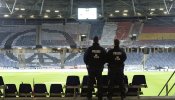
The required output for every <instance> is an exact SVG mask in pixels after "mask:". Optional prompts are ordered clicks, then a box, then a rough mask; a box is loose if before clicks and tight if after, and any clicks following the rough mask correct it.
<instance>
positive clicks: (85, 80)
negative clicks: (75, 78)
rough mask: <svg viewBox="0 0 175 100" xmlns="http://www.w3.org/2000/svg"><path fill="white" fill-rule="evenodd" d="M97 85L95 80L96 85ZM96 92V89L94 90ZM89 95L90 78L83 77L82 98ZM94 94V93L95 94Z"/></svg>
mask: <svg viewBox="0 0 175 100" xmlns="http://www.w3.org/2000/svg"><path fill="white" fill-rule="evenodd" d="M95 84H96V82H95V80H94V85H95ZM93 92H95V89H94V90H93ZM87 93H88V76H87V75H85V76H83V80H82V84H81V96H82V97H86V96H87ZM93 94H94V93H93Z"/></svg>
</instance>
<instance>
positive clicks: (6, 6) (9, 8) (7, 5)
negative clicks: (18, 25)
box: [3, 0, 12, 13]
mask: <svg viewBox="0 0 175 100" xmlns="http://www.w3.org/2000/svg"><path fill="white" fill-rule="evenodd" d="M3 2H4V3H5V5H6V7H7V8H8V10H9V11H10V13H12V11H11V9H10V7H9V5H8V4H7V2H6V1H5V0H3Z"/></svg>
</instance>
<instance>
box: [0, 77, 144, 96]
mask: <svg viewBox="0 0 175 100" xmlns="http://www.w3.org/2000/svg"><path fill="white" fill-rule="evenodd" d="M124 80H125V86H126V88H128V91H126V95H128V96H139V95H141V94H142V91H141V88H146V87H147V83H146V78H145V76H144V75H134V76H133V79H132V83H130V84H128V78H127V76H125V78H124ZM108 81H109V80H108V76H107V75H103V77H102V85H103V91H102V92H103V96H107V92H108V88H107V87H108ZM87 84H88V76H84V77H83V80H82V83H81V84H80V79H79V76H68V77H67V80H66V84H65V86H64V87H63V86H62V84H51V85H50V91H49V93H48V92H47V89H46V85H45V84H34V87H33V89H32V86H31V84H26V83H21V84H20V85H19V91H18V90H17V88H16V85H15V84H4V82H3V78H2V76H0V86H1V87H2V86H3V87H4V88H5V90H4V94H3V93H2V94H1V95H4V96H5V97H48V96H49V97H74V96H77V95H80V96H82V97H84V96H87V92H88V88H87ZM64 88H65V92H64V90H63V89H64ZM94 88H96V80H94ZM80 90H81V91H80ZM114 91H115V92H114V96H120V89H119V87H118V83H116V87H115V88H114ZM96 92H97V91H95V89H94V91H93V94H94V95H96Z"/></svg>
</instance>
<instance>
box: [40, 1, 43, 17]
mask: <svg viewBox="0 0 175 100" xmlns="http://www.w3.org/2000/svg"><path fill="white" fill-rule="evenodd" d="M43 6H44V0H42V4H41V9H40V13H39V14H40V15H41V14H42V11H43Z"/></svg>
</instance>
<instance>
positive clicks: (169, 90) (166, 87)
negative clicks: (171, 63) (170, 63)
mask: <svg viewBox="0 0 175 100" xmlns="http://www.w3.org/2000/svg"><path fill="white" fill-rule="evenodd" d="M174 74H175V70H174V72H173V73H172V75H171V76H170V78H169V79H168V81H167V82H166V83H165V85H164V86H163V88H162V90H161V91H160V92H159V94H158V96H160V94H161V93H162V91H163V90H164V89H166V95H165V96H168V94H169V93H170V92H171V90H172V89H173V87H174V86H175V82H174V84H173V85H172V86H171V87H170V89H168V83H169V81H170V80H171V78H172V77H173V76H174Z"/></svg>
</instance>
